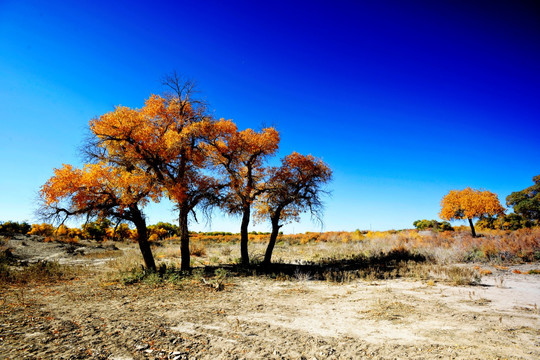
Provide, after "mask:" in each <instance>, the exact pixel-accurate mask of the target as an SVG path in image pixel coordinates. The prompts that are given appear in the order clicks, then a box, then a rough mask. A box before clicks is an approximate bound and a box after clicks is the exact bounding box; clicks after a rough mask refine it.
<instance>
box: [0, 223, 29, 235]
mask: <svg viewBox="0 0 540 360" xmlns="http://www.w3.org/2000/svg"><path fill="white" fill-rule="evenodd" d="M31 228H32V227H31V226H30V224H28V223H27V222H22V223H18V222H14V221H6V222H2V223H0V233H7V234H27V233H28V232H29V231H30V229H31Z"/></svg>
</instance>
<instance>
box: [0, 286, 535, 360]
mask: <svg viewBox="0 0 540 360" xmlns="http://www.w3.org/2000/svg"><path fill="white" fill-rule="evenodd" d="M523 276H524V275H523ZM488 280H489V279H488ZM231 281H232V283H229V284H228V285H227V286H226V287H225V290H224V291H220V292H217V291H213V290H211V289H210V288H208V287H204V286H200V285H194V286H190V287H186V288H183V289H182V288H179V287H172V286H161V287H151V286H147V285H135V286H134V285H131V286H123V285H119V284H108V283H103V282H100V281H98V280H96V279H95V278H87V279H75V280H71V281H67V282H62V283H58V284H54V285H37V286H32V287H20V286H17V287H4V288H3V289H2V290H1V296H2V300H1V307H0V313H1V323H0V338H1V340H0V358H3V359H82V358H96V359H118V360H120V359H147V358H150V359H363V358H366V359H369V358H374V359H410V358H412V359H432V358H433V359H437V358H444V359H448V358H454V359H499V358H500V359H538V358H540V330H539V329H540V326H539V321H540V320H539V318H540V317H539V313H538V308H537V305H536V304H535V303H534V302H533V301H534V300H535V299H536V300H538V298H536V296H537V292H536V291H535V290H534V289H536V290H538V289H539V283H540V281H539V279H538V276H528V277H527V278H526V283H520V281H521V280H520V279H519V278H516V279H515V280H512V279H508V280H507V281H506V285H505V287H501V288H498V287H496V286H484V287H478V286H476V287H449V286H446V285H441V284H435V286H428V285H426V284H423V283H422V282H416V281H407V280H387V281H377V282H365V281H356V282H352V283H348V284H341V285H340V284H333V283H326V282H321V281H305V280H304V281H276V280H271V279H265V278H236V279H234V280H231ZM530 289H533V291H532V292H531V291H529V290H530Z"/></svg>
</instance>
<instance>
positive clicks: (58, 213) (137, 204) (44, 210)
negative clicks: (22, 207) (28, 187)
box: [40, 163, 161, 270]
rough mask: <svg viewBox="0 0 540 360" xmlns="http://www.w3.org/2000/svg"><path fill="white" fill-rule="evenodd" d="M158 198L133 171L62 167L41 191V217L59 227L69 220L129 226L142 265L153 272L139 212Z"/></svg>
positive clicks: (155, 189)
mask: <svg viewBox="0 0 540 360" xmlns="http://www.w3.org/2000/svg"><path fill="white" fill-rule="evenodd" d="M160 194H161V191H160V188H159V187H158V186H156V184H155V183H154V182H153V181H151V179H149V178H148V177H147V176H146V175H145V174H144V173H141V172H138V171H136V170H135V169H134V170H133V171H132V172H129V171H126V170H124V169H121V168H119V167H116V166H109V165H106V164H104V163H97V164H87V165H85V166H84V168H82V169H77V168H74V167H73V166H71V165H65V164H64V165H63V166H62V167H61V168H59V169H55V170H54V176H52V177H51V178H50V179H49V180H48V181H47V182H46V183H45V184H44V185H43V186H42V187H41V190H40V196H41V199H42V201H43V204H42V207H41V216H42V217H44V218H48V219H53V220H60V221H61V223H63V222H64V220H65V219H66V218H67V217H69V216H85V217H87V219H90V218H108V217H113V218H116V219H120V220H126V221H130V222H133V224H134V225H135V226H136V227H137V231H138V242H139V247H140V249H141V252H142V254H143V259H144V262H145V265H146V266H147V267H148V268H150V269H154V270H155V262H154V258H153V256H152V252H151V250H150V246H149V244H148V242H147V240H148V239H147V231H146V222H145V219H144V215H143V213H142V210H141V209H142V208H143V207H144V206H145V205H146V204H147V203H148V202H149V201H151V200H153V201H158V200H159V198H160Z"/></svg>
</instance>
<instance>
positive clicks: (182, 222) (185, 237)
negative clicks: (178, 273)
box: [178, 206, 191, 271]
mask: <svg viewBox="0 0 540 360" xmlns="http://www.w3.org/2000/svg"><path fill="white" fill-rule="evenodd" d="M188 215H189V209H188V208H187V207H186V206H182V207H180V215H179V217H178V225H179V226H180V229H179V231H180V257H181V259H182V263H181V265H180V270H187V271H189V270H190V269H191V265H190V261H191V259H190V253H189V231H188Z"/></svg>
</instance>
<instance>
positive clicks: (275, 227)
mask: <svg viewBox="0 0 540 360" xmlns="http://www.w3.org/2000/svg"><path fill="white" fill-rule="evenodd" d="M279 218H280V215H277V216H274V217H272V218H271V222H272V233H271V234H270V241H269V242H268V246H267V247H266V253H265V254H264V260H263V265H265V266H267V265H270V263H271V262H272V252H273V251H274V246H275V245H276V240H277V237H278V235H279V229H280V228H281V226H280V225H279Z"/></svg>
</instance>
